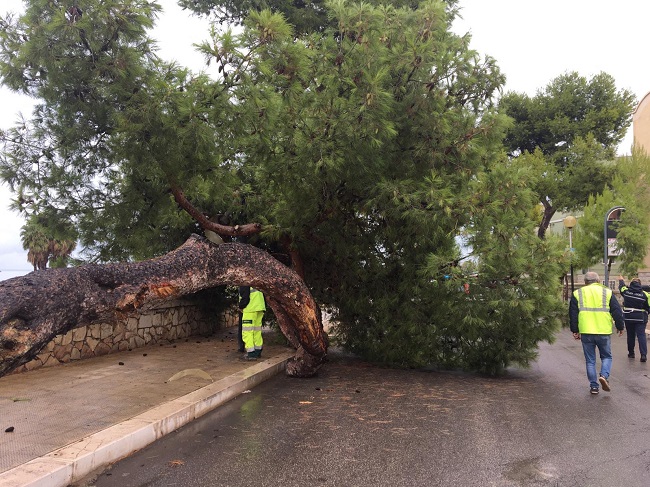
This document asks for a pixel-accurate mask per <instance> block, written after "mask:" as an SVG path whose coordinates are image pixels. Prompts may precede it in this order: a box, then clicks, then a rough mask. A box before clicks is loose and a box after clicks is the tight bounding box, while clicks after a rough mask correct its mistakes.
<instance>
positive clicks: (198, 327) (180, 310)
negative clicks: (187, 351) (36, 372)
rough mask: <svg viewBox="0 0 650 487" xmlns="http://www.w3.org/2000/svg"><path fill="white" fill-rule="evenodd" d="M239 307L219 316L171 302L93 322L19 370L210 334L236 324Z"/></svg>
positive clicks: (52, 343)
mask: <svg viewBox="0 0 650 487" xmlns="http://www.w3.org/2000/svg"><path fill="white" fill-rule="evenodd" d="M238 322H239V313H238V312H237V308H236V307H232V308H229V309H227V310H226V311H224V312H221V313H219V314H217V315H212V314H210V313H207V312H205V311H204V309H203V308H201V307H199V306H197V305H196V304H195V303H193V302H191V301H183V300H177V301H171V302H169V303H167V304H165V305H164V306H162V307H160V308H157V309H155V310H152V311H151V312H149V313H145V314H142V315H139V316H132V317H129V318H126V319H124V320H123V321H119V322H117V323H115V324H108V323H94V324H92V325H89V326H84V327H80V328H74V329H72V330H70V331H69V332H67V333H66V334H65V335H57V336H56V337H54V339H53V340H52V341H50V342H49V343H48V344H47V345H46V346H45V347H44V348H43V350H41V353H39V354H38V356H37V357H36V358H35V359H34V360H32V361H30V362H28V363H26V364H25V365H23V366H22V367H19V368H18V369H16V372H24V371H27V370H33V369H37V368H39V367H49V366H52V365H59V364H62V363H67V362H71V361H74V360H81V359H85V358H91V357H96V356H99V355H106V354H109V353H113V352H122V351H126V350H134V349H136V348H140V347H144V346H146V345H155V344H159V343H171V342H173V341H175V340H179V339H185V338H189V337H192V336H210V335H212V334H214V333H215V332H216V331H217V330H220V329H223V328H226V327H229V326H236V325H237V324H238Z"/></svg>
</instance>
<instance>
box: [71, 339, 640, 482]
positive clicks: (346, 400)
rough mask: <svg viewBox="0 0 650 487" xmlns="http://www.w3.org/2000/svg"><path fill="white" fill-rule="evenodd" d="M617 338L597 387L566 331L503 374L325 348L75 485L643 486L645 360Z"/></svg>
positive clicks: (578, 349)
mask: <svg viewBox="0 0 650 487" xmlns="http://www.w3.org/2000/svg"><path fill="white" fill-rule="evenodd" d="M613 350H614V364H613V369H612V375H611V378H610V379H611V380H610V382H611V387H612V391H611V392H610V393H607V392H601V393H600V394H599V395H598V396H592V395H590V394H589V384H588V382H587V379H586V374H585V367H584V358H583V355H582V348H581V345H580V343H579V342H576V341H574V340H573V338H572V337H571V336H570V333H569V332H568V330H564V331H563V332H561V333H560V334H559V336H558V340H557V341H556V343H555V344H553V345H548V344H542V345H541V347H540V356H539V359H538V361H537V362H536V363H535V364H534V365H533V366H532V367H531V368H530V369H529V370H511V371H509V372H508V374H507V375H506V376H505V377H501V378H483V377H479V376H476V375H472V374H464V373H449V372H432V371H415V370H390V369H384V368H379V367H375V366H370V365H369V364H366V363H363V362H361V361H357V360H354V359H351V358H349V357H345V356H342V355H337V354H333V357H332V360H331V362H330V363H328V364H327V365H326V366H325V367H324V368H323V370H322V372H321V373H320V374H319V376H318V377H316V378H312V379H290V378H287V377H285V376H282V375H280V376H277V377H275V378H273V379H271V380H269V381H268V382H266V383H264V384H262V385H261V386H258V387H257V388H255V389H254V390H253V391H251V392H250V393H246V394H242V395H241V396H239V397H238V398H236V399H234V400H233V401H231V402H229V403H228V404H226V405H225V406H222V407H221V408H219V409H218V410H216V411H214V412H213V413H211V414H208V415H206V416H204V417H203V418H201V419H199V420H196V421H194V422H193V423H191V424H189V425H188V426H186V427H184V428H182V429H180V430H178V431H176V432H174V433H172V434H170V435H168V436H167V437H165V438H163V439H162V440H160V441H158V442H156V443H154V444H153V445H151V446H150V447H148V448H146V449H144V450H142V451H140V452H138V453H136V454H135V455H133V456H131V457H129V458H127V459H124V460H122V461H121V462H119V463H117V464H115V465H113V466H112V467H110V468H108V469H107V470H105V471H104V472H102V473H101V474H99V475H98V476H97V477H96V479H86V481H85V483H79V484H77V485H88V486H89V485H96V486H97V487H104V486H119V487H130V486H133V487H135V486H137V487H144V486H187V487H190V486H201V487H203V486H233V487H234V486H260V487H267V486H268V487H271V486H273V487H275V486H283V487H293V486H296V487H297V486H317V487H318V486H337V487H343V486H354V487H356V486H368V487H370V486H386V487H389V486H390V487H398V486H411V487H413V486H463V487H466V486H499V487H501V486H504V487H505V486H562V487H566V486H590V487H599V486H612V487H619V486H626V487H635V486H638V487H641V486H649V485H650V438H649V429H650V380H649V378H648V373H649V370H650V365H648V364H642V363H640V362H639V359H638V358H637V359H636V360H635V361H633V360H631V359H628V358H627V352H626V346H625V336H623V337H617V336H613ZM637 357H638V353H637Z"/></svg>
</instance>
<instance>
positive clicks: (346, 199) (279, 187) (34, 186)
mask: <svg viewBox="0 0 650 487" xmlns="http://www.w3.org/2000/svg"><path fill="white" fill-rule="evenodd" d="M86 3H87V6H86V8H85V9H84V12H83V15H82V16H81V17H80V18H76V19H72V18H70V16H67V17H66V13H65V12H64V11H62V10H61V9H60V8H59V7H56V6H54V5H53V4H52V2H47V1H37V0H32V1H31V2H29V4H30V6H29V7H28V9H27V12H26V15H25V16H24V17H22V18H20V19H13V20H11V19H6V20H5V24H4V25H3V26H4V27H5V28H4V29H3V31H2V32H0V43H1V44H0V45H1V46H2V49H0V76H2V79H3V81H4V82H5V83H6V84H7V85H8V86H10V87H12V88H13V89H16V90H24V91H27V92H29V93H31V94H32V95H33V96H35V97H38V98H39V99H41V100H42V101H43V102H42V104H41V105H40V106H39V107H37V109H36V112H35V113H34V116H33V117H32V119H31V120H29V121H27V122H26V123H25V125H24V126H22V127H17V128H16V129H15V130H14V131H12V132H11V133H9V134H5V136H4V138H3V142H4V148H3V158H2V162H1V164H0V177H1V178H2V179H3V180H4V181H6V182H8V183H9V184H10V185H11V186H12V187H13V188H14V189H15V190H16V191H17V194H19V195H20V196H21V198H20V200H19V201H17V205H18V206H19V207H20V208H22V209H23V210H25V211H30V212H31V211H34V212H43V211H45V210H47V209H56V210H57V211H59V212H62V213H63V214H65V215H66V216H67V217H68V218H69V219H70V221H73V222H74V225H75V228H76V229H77V231H78V232H79V235H80V239H81V242H82V243H83V245H84V246H85V248H86V249H87V250H88V251H89V252H91V253H92V258H94V259H96V260H100V261H109V260H128V259H142V258H146V257H151V256H155V255H160V254H162V253H163V252H166V251H169V250H171V249H173V248H174V247H175V246H176V245H178V244H180V243H181V242H182V241H183V240H184V239H185V238H187V236H188V235H189V234H190V233H191V232H198V231H200V229H198V227H197V226H196V224H195V223H194V222H193V221H192V220H191V219H190V217H189V216H187V215H186V214H185V213H184V212H183V211H181V210H180V209H179V208H178V206H177V205H176V204H175V202H174V200H173V198H172V196H171V195H170V194H169V189H170V188H171V187H179V188H182V189H183V191H184V192H185V194H186V195H187V197H188V198H189V199H190V200H191V201H192V202H193V203H194V204H195V205H196V206H197V207H198V208H200V209H201V210H202V211H204V212H205V213H206V214H208V215H210V216H214V215H216V214H217V213H220V214H222V215H224V216H225V217H227V218H229V219H230V221H231V222H232V223H233V224H244V223H249V222H259V223H261V224H262V225H263V231H262V234H261V235H260V236H259V237H258V238H257V239H256V240H254V241H252V243H254V244H256V245H260V246H262V247H265V248H268V249H270V250H276V249H278V248H279V247H280V245H279V243H280V242H283V243H286V242H290V245H291V247H292V249H293V250H294V251H296V252H298V253H299V254H300V255H301V257H302V261H303V263H304V268H305V281H306V283H307V284H308V286H309V287H310V289H311V291H312V293H313V294H314V296H315V298H316V300H317V301H318V302H319V303H320V304H321V305H322V306H323V307H325V308H327V309H330V310H332V311H333V313H334V320H335V321H336V322H337V323H338V325H337V326H336V329H335V333H336V334H337V335H338V337H339V339H340V341H341V343H343V345H344V346H345V347H346V348H347V349H349V350H351V351H353V352H356V353H358V354H360V355H362V356H363V357H365V358H367V359H369V360H373V361H377V362H382V363H386V364H391V365H396V366H404V367H422V366H429V365H435V366H440V367H450V368H463V369H471V370H478V371H481V372H485V373H490V374H495V373H499V372H501V371H503V370H504V369H505V368H506V367H508V366H509V365H511V364H521V365H527V364H528V363H529V362H530V361H531V360H532V359H533V358H534V357H535V355H536V348H537V343H538V342H539V341H542V340H547V341H551V340H552V339H553V333H554V332H555V331H556V330H557V328H558V326H559V320H560V318H559V316H560V312H561V302H560V296H559V285H560V282H559V278H558V277H559V276H560V275H561V274H562V272H563V269H565V268H566V261H565V260H563V259H564V257H563V255H562V254H561V252H560V250H559V249H561V247H562V245H561V244H560V243H558V242H556V241H555V240H554V239H552V238H550V239H546V240H540V239H538V238H537V237H536V236H535V225H536V223H537V222H536V218H535V217H536V216H537V213H536V211H535V208H536V206H537V203H536V196H535V194H536V193H535V184H537V183H539V182H540V180H541V179H540V177H541V173H540V171H539V168H538V167H537V166H536V165H535V163H534V161H533V160H532V159H531V160H530V163H527V164H523V163H521V164H513V163H512V162H509V160H508V159H507V158H506V157H505V155H504V153H503V150H502V149H503V146H502V140H503V137H504V135H505V133H506V130H507V127H508V123H509V122H508V119H507V117H505V116H503V115H501V114H499V113H498V112H497V110H496V108H495V106H494V100H495V97H496V95H497V94H498V92H499V89H500V88H501V86H502V84H503V82H504V78H503V76H502V74H501V73H500V72H499V69H498V67H497V66H496V63H495V61H494V60H493V59H491V58H489V57H485V58H483V57H481V56H480V55H479V54H478V53H476V52H475V51H473V50H472V49H470V46H469V44H470V37H469V36H458V35H456V34H453V33H452V32H451V31H450V23H451V21H452V20H453V18H454V16H455V15H456V14H457V12H456V10H455V7H454V5H453V2H443V1H440V0H429V1H426V2H422V3H421V4H419V6H417V8H415V6H413V5H409V6H408V7H405V8H398V7H395V6H392V5H380V6H373V5H372V4H370V3H363V2H354V3H352V2H345V1H343V0H338V1H332V2H327V3H326V6H327V10H326V12H327V16H328V17H327V19H328V23H327V25H325V26H323V28H322V29H320V30H318V29H314V30H311V31H309V32H310V33H307V34H302V32H301V31H300V30H298V29H296V28H294V26H292V25H291V24H290V23H288V22H287V21H286V20H285V17H284V16H283V15H281V14H279V13H277V12H275V13H274V12H273V11H270V10H263V11H259V12H258V11H255V12H252V13H251V14H250V16H248V17H247V18H246V20H245V22H244V26H243V30H229V29H227V28H223V29H221V28H218V26H215V28H214V29H213V32H212V33H210V38H209V39H208V40H206V42H205V43H203V44H202V45H201V46H199V49H200V50H201V52H202V53H203V54H204V55H205V57H206V60H208V62H209V63H210V65H211V66H213V67H216V69H217V72H218V76H217V77H215V78H210V77H208V76H207V75H203V74H195V73H190V72H188V71H187V70H184V69H182V68H180V67H178V66H175V65H169V64H167V63H164V62H163V61H161V60H159V59H157V58H156V56H155V55H154V53H152V51H151V42H150V40H149V39H148V38H147V37H146V28H147V27H148V26H149V25H151V22H152V21H153V18H154V17H155V15H156V10H155V8H154V5H155V4H149V3H148V2H138V1H131V2H113V1H111V0H103V1H101V2H100V1H98V0H97V1H90V0H89V1H88V2H86ZM195 3H196V2H195ZM90 31H92V36H91V35H90V34H89V32H90ZM23 36H24V37H25V39H26V40H25V41H24V42H22V41H23ZM48 42H54V47H53V48H51V49H43V46H46V45H48ZM57 62H63V65H62V66H61V69H58V68H57V67H56V66H58V65H57ZM41 67H42V68H43V69H40V68H41ZM53 71H56V72H55V73H53ZM520 162H521V161H520ZM465 284H469V294H467V293H466V292H465Z"/></svg>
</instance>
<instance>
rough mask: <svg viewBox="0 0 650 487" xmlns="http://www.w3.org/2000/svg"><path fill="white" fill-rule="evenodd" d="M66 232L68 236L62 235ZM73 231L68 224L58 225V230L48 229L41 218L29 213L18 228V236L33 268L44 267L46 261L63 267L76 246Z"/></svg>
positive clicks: (40, 268) (39, 268)
mask: <svg viewBox="0 0 650 487" xmlns="http://www.w3.org/2000/svg"><path fill="white" fill-rule="evenodd" d="M66 233H67V235H68V236H70V237H65V236H63V235H65V234H66ZM74 233H75V232H74V230H73V229H72V228H71V227H70V225H67V226H63V227H59V229H58V230H51V229H48V227H47V224H44V223H43V219H42V218H38V217H36V216H35V215H30V217H29V218H28V220H27V222H26V223H25V224H24V225H23V226H22V228H21V230H20V238H21V240H22V243H23V249H25V250H27V260H28V261H29V263H30V264H32V265H33V266H34V270H35V271H36V270H42V269H46V268H47V264H48V263H50V264H51V266H53V267H65V266H66V264H67V259H68V257H69V256H70V254H72V252H73V251H74V249H75V248H76V246H77V244H76V242H75V240H74V237H73V236H74ZM52 264H53V265H52Z"/></svg>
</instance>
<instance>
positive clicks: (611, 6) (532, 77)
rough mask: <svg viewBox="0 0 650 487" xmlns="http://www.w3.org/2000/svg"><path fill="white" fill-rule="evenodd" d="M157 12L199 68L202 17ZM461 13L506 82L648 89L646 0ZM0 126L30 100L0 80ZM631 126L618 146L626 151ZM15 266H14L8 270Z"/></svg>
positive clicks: (476, 8)
mask: <svg viewBox="0 0 650 487" xmlns="http://www.w3.org/2000/svg"><path fill="white" fill-rule="evenodd" d="M157 1H158V3H159V4H160V5H161V6H162V7H163V9H164V12H163V14H162V16H161V18H160V19H159V21H158V23H157V26H156V28H155V30H154V33H153V36H154V37H155V38H157V39H158V42H159V47H160V49H161V55H162V57H164V58H166V59H170V60H171V59H175V60H177V61H178V62H179V63H181V64H183V65H185V66H189V67H191V68H193V69H196V70H199V69H200V68H201V65H202V64H201V63H202V59H201V56H199V55H198V54H196V53H195V52H193V48H192V44H193V43H198V42H200V41H202V40H204V39H206V38H207V36H208V31H207V23H206V22H204V21H202V20H200V19H197V18H196V17H191V16H190V15H188V14H187V13H185V12H183V11H182V10H181V9H180V8H179V7H178V6H177V5H176V0H157ZM0 3H1V6H0V12H3V13H4V12H6V11H14V12H15V11H20V10H21V9H22V3H23V2H22V0H2V1H1V2H0ZM460 5H461V7H462V16H463V19H462V20H460V21H458V22H457V23H456V24H455V26H454V30H455V31H456V32H459V33H464V32H470V33H471V34H472V44H471V46H472V48H473V49H475V50H477V51H478V52H479V53H481V54H483V55H485V54H488V55H490V56H492V57H494V58H495V59H496V60H497V62H498V64H499V66H500V67H501V69H502V71H503V72H504V74H505V75H506V77H507V82H506V86H505V89H506V90H513V91H517V92H525V93H528V94H529V95H534V94H535V93H536V92H537V90H539V89H540V88H543V87H544V86H545V85H546V84H548V83H549V82H550V81H551V80H552V79H553V78H555V77H557V76H559V75H561V74H564V73H566V72H568V71H577V72H578V73H579V74H580V75H582V76H585V77H587V78H591V77H592V76H594V75H596V74H598V73H600V72H601V71H604V72H606V73H609V74H611V75H612V76H613V77H614V79H615V80H616V85H617V87H618V88H626V89H629V90H630V91H632V92H633V93H634V94H635V95H636V97H637V99H638V101H641V99H642V98H643V96H645V94H646V93H648V91H650V67H649V66H648V64H647V34H646V32H647V27H646V26H647V22H648V19H650V0H618V1H617V2H612V1H611V0H610V1H608V2H605V1H604V0H589V1H587V0H544V1H533V0H489V1H488V0H460ZM0 100H2V110H1V111H0V128H5V129H6V128H8V127H10V126H12V125H13V123H14V122H15V120H16V119H17V117H18V113H19V112H21V111H22V112H23V113H24V114H25V116H26V117H28V116H29V114H30V110H31V108H30V107H31V103H30V102H29V100H25V99H22V98H21V97H18V96H16V95H14V94H12V93H10V92H9V91H8V90H6V89H4V88H0ZM631 134H632V130H631V129H630V131H629V134H628V136H627V137H626V138H625V140H624V141H623V143H622V144H621V146H620V147H619V154H629V152H630V147H631V145H632V135H631ZM9 198H10V193H9V191H8V188H7V187H6V186H1V187H0V218H1V219H2V231H1V232H0V271H1V272H0V280H2V279H6V278H8V277H13V276H15V275H20V274H22V273H26V272H29V271H30V270H31V266H30V264H29V263H28V262H27V258H26V252H25V251H24V250H23V249H22V244H21V242H20V227H21V226H22V224H23V220H22V219H21V218H20V217H18V216H16V215H15V214H13V213H11V212H9V211H8V205H9ZM12 271H14V272H12Z"/></svg>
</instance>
